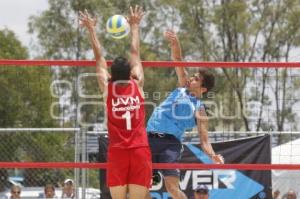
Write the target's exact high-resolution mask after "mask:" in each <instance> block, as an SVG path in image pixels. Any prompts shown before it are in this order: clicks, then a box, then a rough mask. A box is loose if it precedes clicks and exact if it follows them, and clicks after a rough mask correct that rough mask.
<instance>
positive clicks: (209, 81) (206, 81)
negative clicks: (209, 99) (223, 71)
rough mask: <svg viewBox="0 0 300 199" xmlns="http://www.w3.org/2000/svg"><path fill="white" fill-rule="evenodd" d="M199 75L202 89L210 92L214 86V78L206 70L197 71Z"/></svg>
mask: <svg viewBox="0 0 300 199" xmlns="http://www.w3.org/2000/svg"><path fill="white" fill-rule="evenodd" d="M198 72H199V74H200V75H201V76H202V78H203V81H202V87H204V88H206V89H207V92H208V91H210V90H211V89H212V88H213V87H214V86H215V76H214V75H213V74H212V73H211V72H209V71H208V70H207V69H199V71H198Z"/></svg>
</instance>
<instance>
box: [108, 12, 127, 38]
mask: <svg viewBox="0 0 300 199" xmlns="http://www.w3.org/2000/svg"><path fill="white" fill-rule="evenodd" d="M106 31H107V33H108V34H109V35H110V36H111V37H112V38H114V39H122V38H124V37H126V36H127V35H128V33H129V32H130V27H129V24H128V22H127V20H126V18H125V17H124V16H122V15H114V16H111V17H110V18H109V19H108V20H107V22H106Z"/></svg>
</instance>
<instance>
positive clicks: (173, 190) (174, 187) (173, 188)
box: [165, 181, 180, 196]
mask: <svg viewBox="0 0 300 199" xmlns="http://www.w3.org/2000/svg"><path fill="white" fill-rule="evenodd" d="M165 185H166V189H167V191H168V192H169V193H170V194H171V195H175V196H176V195H178V194H180V189H179V185H178V184H177V183H174V182H167V181H165Z"/></svg>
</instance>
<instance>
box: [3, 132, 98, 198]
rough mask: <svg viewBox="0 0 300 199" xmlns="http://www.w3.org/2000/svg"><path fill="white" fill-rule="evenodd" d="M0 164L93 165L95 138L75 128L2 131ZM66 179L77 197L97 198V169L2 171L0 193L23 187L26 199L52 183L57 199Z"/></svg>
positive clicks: (95, 151) (40, 192) (96, 143)
mask: <svg viewBox="0 0 300 199" xmlns="http://www.w3.org/2000/svg"><path fill="white" fill-rule="evenodd" d="M0 161H1V162H42V163H44V162H48V163H49V162H95V161H98V135H97V134H87V133H86V131H82V130H80V129H75V128H74V129H62V130H60V129H7V131H6V130H5V129H1V132H0ZM66 179H71V180H72V181H73V185H74V188H75V189H74V190H76V192H75V193H74V194H76V195H77V197H76V198H99V197H100V190H99V187H100V182H99V170H97V169H76V168H74V169H64V168H51V169H45V168H30V169H3V168H2V169H0V193H1V192H2V193H4V194H5V193H8V192H9V189H10V187H12V185H19V186H21V187H22V192H23V195H24V194H25V195H26V192H31V195H30V196H28V197H29V198H32V197H35V196H36V197H40V196H41V195H42V194H43V192H44V187H45V186H46V185H49V184H51V185H53V186H54V187H55V189H56V196H58V197H59V198H60V197H61V195H62V193H63V186H64V182H65V180H66ZM28 189H30V191H29V190H28ZM27 194H28V193H27ZM79 196H80V197H79ZM0 198H1V196H0Z"/></svg>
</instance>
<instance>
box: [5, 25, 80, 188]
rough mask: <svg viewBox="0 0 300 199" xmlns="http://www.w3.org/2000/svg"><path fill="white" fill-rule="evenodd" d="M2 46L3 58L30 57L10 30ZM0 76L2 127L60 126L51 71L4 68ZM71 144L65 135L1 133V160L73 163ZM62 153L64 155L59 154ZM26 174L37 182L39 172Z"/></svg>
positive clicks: (20, 67)
mask: <svg viewBox="0 0 300 199" xmlns="http://www.w3.org/2000/svg"><path fill="white" fill-rule="evenodd" d="M0 45H1V49H0V58H1V59H27V58H28V53H27V49H26V48H25V47H23V46H22V44H21V42H20V41H19V40H18V39H17V38H16V37H15V34H14V33H13V32H12V31H10V30H7V29H4V30H1V31H0ZM0 74H1V75H0V92H1V93H2V95H1V97H0V113H1V114H0V126H1V128H5V127H7V128H12V127H18V128H22V127H30V128H31V127H38V128H41V127H56V126H57V123H56V122H55V121H54V120H53V119H52V118H51V114H50V107H51V104H52V102H55V100H54V99H53V98H52V96H51V93H50V89H49V88H50V83H51V79H52V78H51V70H50V71H49V69H47V68H41V67H30V66H26V67H24V66H1V67H0ZM68 141H69V136H68V135H63V134H60V135H54V134H50V133H47V134H42V135H41V134H40V133H28V132H26V133H24V132H22V133H16V132H2V133H1V138H0V159H1V160H0V161H33V160H34V161H49V160H53V161H62V160H72V159H73V156H70V154H74V153H73V151H72V150H73V149H68V148H66V145H67V144H68ZM62 150H64V151H65V153H58V152H59V151H62ZM28 172H29V173H31V174H30V175H29V174H28ZM25 174H26V175H28V176H30V177H31V179H34V178H35V177H36V174H37V173H35V171H31V172H30V171H29V170H25ZM62 176H63V175H62ZM26 180H27V179H25V181H26ZM29 185H30V183H29Z"/></svg>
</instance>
